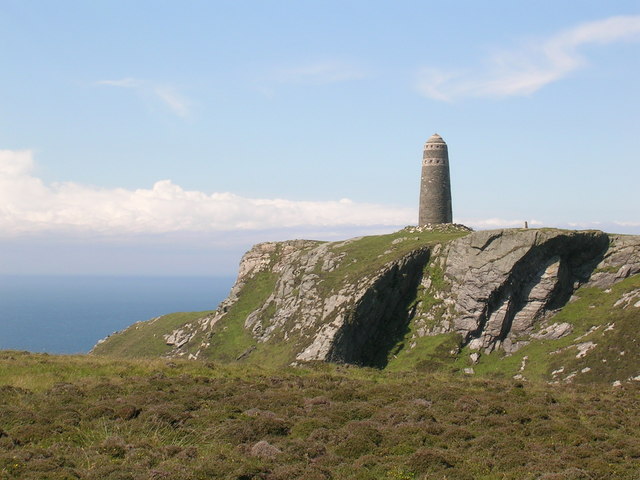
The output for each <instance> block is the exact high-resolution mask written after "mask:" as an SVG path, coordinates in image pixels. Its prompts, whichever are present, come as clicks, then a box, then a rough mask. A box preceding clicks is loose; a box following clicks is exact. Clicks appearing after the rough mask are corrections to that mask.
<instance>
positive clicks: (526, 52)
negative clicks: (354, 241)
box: [0, 0, 640, 275]
mask: <svg viewBox="0 0 640 480" xmlns="http://www.w3.org/2000/svg"><path fill="white" fill-rule="evenodd" d="M0 62H1V65H2V71H3V73H2V75H0V195H1V196H2V198H0V203H1V204H2V207H0V252H2V253H0V273H22V274H33V273H100V274H103V273H107V274H207V275H215V274H222V275H226V274H233V273H234V272H235V269H236V266H237V263H238V260H239V257H240V255H241V254H242V252H243V251H245V250H246V249H248V248H249V247H250V246H251V244H253V243H257V242H260V241H268V240H282V239H286V238H299V237H307V238H320V239H339V238H346V237H349V236H354V235H360V234H367V233H381V232H389V231H393V230H396V229H398V228H401V227H403V226H405V225H407V224H413V223H415V222H416V221H417V200H418V188H419V175H420V159H421V151H422V146H423V144H424V141H425V140H426V139H427V138H428V137H429V136H430V135H431V134H432V133H434V132H438V133H440V134H441V135H442V136H443V138H444V139H445V141H447V143H448V145H449V154H450V163H451V176H452V190H453V209H454V220H455V221H457V222H461V223H465V224H467V225H469V226H472V227H473V228H477V229H483V228H497V227H509V226H520V225H522V223H523V222H524V221H525V220H528V221H529V223H530V224H532V225H534V226H558V227H568V228H599V229H603V230H606V231H611V232H621V233H637V234H640V214H639V213H638V212H639V208H638V207H639V205H640V189H639V188H638V179H639V178H640V164H639V162H638V152H640V135H639V133H640V128H639V127H640V121H639V120H640V114H639V113H638V112H639V111H640V93H639V92H640V89H639V87H638V84H639V80H638V77H639V73H640V2H638V1H609V2H602V1H581V2H570V1H557V0H556V1H536V2H513V1H489V2H475V1H473V2H472V1H457V2H425V1H394V2H391V1H386V2H382V1H371V0H369V1H349V0H342V1H323V2H306V1H269V0H264V1H189V2H177V1H136V2H130V1H128V2H125V1H116V0H110V1H92V2H86V1H69V0H59V1H57V2H41V1H30V0H0Z"/></svg>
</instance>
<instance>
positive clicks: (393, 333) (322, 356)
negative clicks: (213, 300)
mask: <svg viewBox="0 0 640 480" xmlns="http://www.w3.org/2000/svg"><path fill="white" fill-rule="evenodd" d="M638 273H640V237H635V236H622V235H608V234H605V233H602V232H598V231H582V232H581V231H563V230H555V229H539V230H534V229H531V230H518V229H513V230H494V231H481V232H474V233H469V232H468V231H467V230H466V229H464V228H462V227H445V228H444V231H439V230H437V229H436V230H432V229H417V228H411V227H408V228H407V229H404V230H402V231H400V232H396V233H395V234H392V235H385V236H379V237H364V238H357V239H351V240H347V241H345V242H335V243H323V242H314V241H305V240H295V241H287V242H277V243H275V242H272V243H263V244H259V245H256V246H255V247H254V248H253V249H252V250H250V251H249V252H248V253H247V254H245V256H244V257H243V259H242V261H241V264H240V269H239V274H238V279H237V281H236V284H235V285H234V287H233V289H232V291H231V293H230V295H229V297H228V298H227V299H226V300H225V301H224V302H223V303H222V304H221V305H220V307H219V308H218V309H217V310H216V312H215V313H214V314H212V315H209V316H206V317H203V318H201V319H199V320H197V321H192V322H190V323H188V324H186V325H181V326H179V327H178V328H175V329H173V330H171V331H168V332H167V333H166V334H165V335H164V338H165V341H166V343H167V345H168V348H169V350H168V351H167V352H166V354H167V355H168V356H188V357H190V358H223V359H227V360H229V359H233V360H243V361H244V360H246V361H250V360H251V359H252V358H255V359H256V360H257V361H261V362H262V361H267V360H268V359H270V358H272V357H274V356H276V357H277V358H278V359H281V360H283V361H286V362H294V363H295V362H306V361H314V360H319V361H333V362H343V363H353V364H359V365H369V366H377V367H384V366H385V365H386V364H387V362H388V361H389V360H390V358H392V356H393V353H394V352H397V351H399V350H401V349H405V350H411V349H412V348H414V347H415V346H416V345H417V344H418V343H419V342H420V341H421V340H420V339H424V338H429V337H438V336H443V335H455V336H456V338H458V341H457V346H456V352H453V353H457V352H459V351H462V350H465V351H468V352H471V359H472V363H475V362H477V359H478V358H479V356H480V355H486V354H489V353H491V352H493V351H500V352H503V353H506V354H513V353H515V352H517V351H519V350H520V349H522V348H524V347H526V346H527V345H529V344H530V343H532V342H536V341H545V340H557V339H560V338H563V337H566V336H569V335H571V334H572V333H575V334H576V335H577V332H574V329H575V328H576V322H574V321H561V320H562V318H560V320H558V315H557V314H558V312H560V311H561V310H562V309H563V308H564V307H565V306H566V305H567V304H568V303H571V302H572V301H573V300H575V299H577V298H578V297H577V296H575V293H576V291H578V290H579V291H582V290H584V289H585V288H589V287H594V288H597V289H599V291H607V290H610V289H611V287H612V286H613V285H615V284H617V283H618V282H620V281H622V280H624V279H626V278H628V277H632V276H634V275H637V274H638ZM631 293H632V292H631ZM631 293H630V292H626V294H631ZM634 298H635V297H634ZM638 311H639V312H640V308H639V309H638ZM560 317H561V316H560ZM220 352H225V354H224V355H222V354H221V353H220ZM261 352H262V353H261ZM274 352H277V354H276V353H274ZM473 352H477V353H473ZM221 355H222V356H221Z"/></svg>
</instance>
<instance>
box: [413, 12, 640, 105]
mask: <svg viewBox="0 0 640 480" xmlns="http://www.w3.org/2000/svg"><path fill="white" fill-rule="evenodd" d="M638 40H640V15H622V16H616V17H610V18H607V19H604V20H598V21H594V22H588V23H583V24H580V25H578V26H576V27H573V28H570V29H568V30H565V31H562V32H559V33H557V34H555V35H553V36H551V37H548V38H542V39H537V40H536V41H530V42H526V43H524V44H523V45H522V46H521V47H520V48H516V49H512V50H506V51H501V52H496V53H495V54H494V55H492V56H491V57H490V58H488V59H485V63H484V66H483V67H480V68H477V69H471V70H459V71H446V70H441V69H438V68H433V67H425V68H423V69H422V70H421V71H420V72H419V75H418V77H419V79H418V82H417V88H418V91H419V92H420V93H422V95H424V96H426V97H429V98H433V99H436V100H443V101H452V100H456V99H459V98H464V97H507V96H515V95H528V94H531V93H534V92H536V91H537V90H539V89H541V88H542V87H544V86H545V85H548V84H550V83H553V82H556V81H558V80H560V79H562V78H564V77H566V76H567V75H569V74H570V73H571V72H574V71H575V70H578V69H579V68H582V67H584V66H585V65H587V63H588V62H587V60H586V58H585V57H584V55H583V53H582V52H581V50H582V49H584V47H587V46H589V45H607V44H611V43H615V42H621V41H638Z"/></svg>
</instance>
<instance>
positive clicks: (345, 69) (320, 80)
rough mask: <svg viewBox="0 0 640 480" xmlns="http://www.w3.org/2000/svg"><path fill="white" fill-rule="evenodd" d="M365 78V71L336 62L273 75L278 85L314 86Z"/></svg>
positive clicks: (318, 63)
mask: <svg viewBox="0 0 640 480" xmlns="http://www.w3.org/2000/svg"><path fill="white" fill-rule="evenodd" d="M365 76H366V74H365V71H364V70H363V69H361V68H360V67H357V66H356V65H352V64H349V63H345V62H341V61H336V60H328V61H317V62H311V63H306V64H302V65H296V66H292V67H286V68H280V69H278V70H276V71H275V72H274V73H273V78H274V80H276V81H277V82H280V83H303V84H314V85H323V84H328V83H338V82H347V81H351V80H359V79H361V78H364V77H365Z"/></svg>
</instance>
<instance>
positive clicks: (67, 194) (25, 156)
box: [0, 150, 415, 235]
mask: <svg viewBox="0 0 640 480" xmlns="http://www.w3.org/2000/svg"><path fill="white" fill-rule="evenodd" d="M33 169H34V161H33V155H32V152H31V151H28V150H26V151H11V150H1V151H0V204H1V205H2V207H0V229H1V230H2V231H3V232H4V235H24V234H33V233H40V232H63V233H73V232H93V233H97V234H102V235H123V234H125V235H126V234H134V235H135V234H141V233H144V234H150V233H151V234H157V233H169V232H181V231H185V232H207V231H211V232H215V231H228V230H266V229H277V228H292V227H301V226H313V227H336V226H338V227H339V226H372V225H379V226H383V225H389V226H392V225H393V226H395V225H401V224H405V225H406V224H408V223H412V221H413V217H414V216H415V215H414V212H413V210H412V209H409V208H396V207H387V206H383V205H374V204H366V203H356V202H353V201H351V200H349V199H341V200H336V201H322V202H320V201H318V202H312V201H294V200H287V199H280V198H275V199H264V198H246V197H242V196H239V195H235V194H233V193H228V192H221V193H212V194H207V193H203V192H199V191H188V190H185V189H183V188H182V187H180V186H179V185H176V184H174V183H172V182H171V180H160V181H158V182H156V183H155V184H154V185H153V187H152V188H150V189H144V188H140V189H135V190H127V189H124V188H115V189H105V188H99V187H95V186H87V185H80V184H77V183H72V182H63V183H54V184H52V185H46V184H45V183H44V182H43V181H42V180H41V179H40V178H38V177H36V176H34V175H33Z"/></svg>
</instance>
